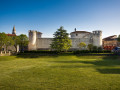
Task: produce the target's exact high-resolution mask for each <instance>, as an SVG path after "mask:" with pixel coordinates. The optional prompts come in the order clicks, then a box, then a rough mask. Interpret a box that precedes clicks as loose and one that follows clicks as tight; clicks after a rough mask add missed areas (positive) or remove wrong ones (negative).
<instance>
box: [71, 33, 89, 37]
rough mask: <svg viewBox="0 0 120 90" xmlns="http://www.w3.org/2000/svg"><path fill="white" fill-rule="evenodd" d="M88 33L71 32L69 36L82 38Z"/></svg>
mask: <svg viewBox="0 0 120 90" xmlns="http://www.w3.org/2000/svg"><path fill="white" fill-rule="evenodd" d="M87 35H89V33H72V34H71V38H84V36H87Z"/></svg>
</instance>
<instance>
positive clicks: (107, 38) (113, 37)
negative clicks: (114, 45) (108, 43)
mask: <svg viewBox="0 0 120 90" xmlns="http://www.w3.org/2000/svg"><path fill="white" fill-rule="evenodd" d="M116 39H117V35H112V36H109V37H106V38H103V40H116Z"/></svg>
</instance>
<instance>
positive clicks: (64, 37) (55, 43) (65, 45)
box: [50, 26, 72, 51]
mask: <svg viewBox="0 0 120 90" xmlns="http://www.w3.org/2000/svg"><path fill="white" fill-rule="evenodd" d="M53 35H54V38H53V40H52V44H51V45H50V46H51V48H52V49H55V50H57V51H62V50H63V51H67V50H68V49H69V48H70V47H71V46H72V44H71V40H70V39H69V37H68V35H69V34H68V33H67V32H66V30H64V28H63V27H62V26H61V27H60V28H59V29H58V30H57V31H56V32H55V33H54V34H53Z"/></svg>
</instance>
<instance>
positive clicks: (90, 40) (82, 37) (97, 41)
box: [28, 29, 102, 50]
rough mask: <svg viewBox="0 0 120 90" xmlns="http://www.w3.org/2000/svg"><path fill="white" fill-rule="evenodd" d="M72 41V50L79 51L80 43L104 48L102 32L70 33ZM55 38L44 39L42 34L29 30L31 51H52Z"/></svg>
mask: <svg viewBox="0 0 120 90" xmlns="http://www.w3.org/2000/svg"><path fill="white" fill-rule="evenodd" d="M70 35H71V37H70V39H71V40H72V47H71V49H78V48H79V47H78V44H79V43H80V42H85V43H86V44H87V45H88V44H93V45H94V46H97V47H101V46H102V31H101V30H95V31H93V32H87V31H76V29H75V31H74V32H71V33H70ZM52 39H53V38H42V33H41V32H39V31H37V30H29V46H28V47H29V50H39V49H42V50H44V49H50V44H51V43H52Z"/></svg>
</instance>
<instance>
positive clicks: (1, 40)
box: [0, 32, 7, 51]
mask: <svg viewBox="0 0 120 90" xmlns="http://www.w3.org/2000/svg"><path fill="white" fill-rule="evenodd" d="M6 38H7V35H6V34H5V33H4V32H3V33H1V34H0V51H1V50H2V47H3V46H4V45H5V43H6V42H7V39H6Z"/></svg>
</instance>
